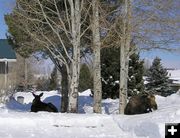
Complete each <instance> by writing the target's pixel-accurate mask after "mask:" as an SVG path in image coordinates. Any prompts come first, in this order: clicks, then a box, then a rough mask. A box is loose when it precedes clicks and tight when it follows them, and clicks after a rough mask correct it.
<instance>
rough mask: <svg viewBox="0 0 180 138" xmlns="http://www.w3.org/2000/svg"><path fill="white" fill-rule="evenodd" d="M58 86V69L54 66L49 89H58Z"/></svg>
mask: <svg viewBox="0 0 180 138" xmlns="http://www.w3.org/2000/svg"><path fill="white" fill-rule="evenodd" d="M56 88H57V69H56V67H54V69H53V71H52V73H51V79H50V82H49V90H56Z"/></svg>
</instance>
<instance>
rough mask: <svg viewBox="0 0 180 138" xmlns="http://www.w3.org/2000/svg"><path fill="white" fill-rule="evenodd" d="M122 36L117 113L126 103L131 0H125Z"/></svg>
mask: <svg viewBox="0 0 180 138" xmlns="http://www.w3.org/2000/svg"><path fill="white" fill-rule="evenodd" d="M124 5H125V8H124V18H123V24H122V38H121V41H120V42H121V43H120V44H121V45H120V81H119V113H120V114H124V109H125V107H126V104H127V89H128V88H127V86H128V85H127V83H128V68H129V53H130V41H131V24H130V20H131V1H130V0H125V4H124Z"/></svg>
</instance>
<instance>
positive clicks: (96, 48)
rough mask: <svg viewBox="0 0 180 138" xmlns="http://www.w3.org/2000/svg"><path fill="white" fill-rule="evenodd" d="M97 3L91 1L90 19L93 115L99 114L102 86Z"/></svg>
mask: <svg viewBox="0 0 180 138" xmlns="http://www.w3.org/2000/svg"><path fill="white" fill-rule="evenodd" d="M98 3H99V1H97V0H96V1H94V0H93V1H92V9H93V17H92V33H93V54H94V57H93V64H94V65H93V71H94V72H93V75H94V76H93V79H94V80H93V82H94V106H93V111H94V112H95V113H101V112H102V111H101V100H102V84H101V65H100V49H101V42H100V30H99V27H100V26H99V11H98V8H99V7H98Z"/></svg>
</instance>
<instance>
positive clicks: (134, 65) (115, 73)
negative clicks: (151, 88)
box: [101, 48, 144, 99]
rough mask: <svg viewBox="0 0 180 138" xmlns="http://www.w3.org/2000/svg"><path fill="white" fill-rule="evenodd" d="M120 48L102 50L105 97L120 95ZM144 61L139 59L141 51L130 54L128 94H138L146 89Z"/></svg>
mask: <svg viewBox="0 0 180 138" xmlns="http://www.w3.org/2000/svg"><path fill="white" fill-rule="evenodd" d="M119 50H120V49H119V48H104V49H102V52H101V68H102V72H101V73H102V90H103V98H113V99H114V98H118V97H119V82H118V80H119V70H120V61H119V56H120V55H119V53H120V52H119ZM143 73H144V67H143V61H141V60H140V59H139V53H135V54H133V55H131V56H130V60H129V74H128V75H129V80H128V96H131V95H136V94H138V93H141V92H143V91H144V83H143Z"/></svg>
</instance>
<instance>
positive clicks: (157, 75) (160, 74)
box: [146, 57, 173, 96]
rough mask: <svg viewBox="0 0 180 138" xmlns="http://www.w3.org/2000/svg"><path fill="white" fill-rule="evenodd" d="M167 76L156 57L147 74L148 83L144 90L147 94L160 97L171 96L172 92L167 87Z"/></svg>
mask: <svg viewBox="0 0 180 138" xmlns="http://www.w3.org/2000/svg"><path fill="white" fill-rule="evenodd" d="M167 75H168V72H167V70H166V69H165V68H163V66H162V64H161V59H160V58H158V57H156V58H155V59H154V61H153V63H152V66H151V67H150V69H149V70H148V73H147V81H148V83H147V84H146V89H147V90H148V91H149V92H152V93H156V94H159V95H162V96H167V95H170V94H172V93H173V91H172V90H171V88H170V86H169V84H170V80H169V77H168V76H167Z"/></svg>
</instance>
